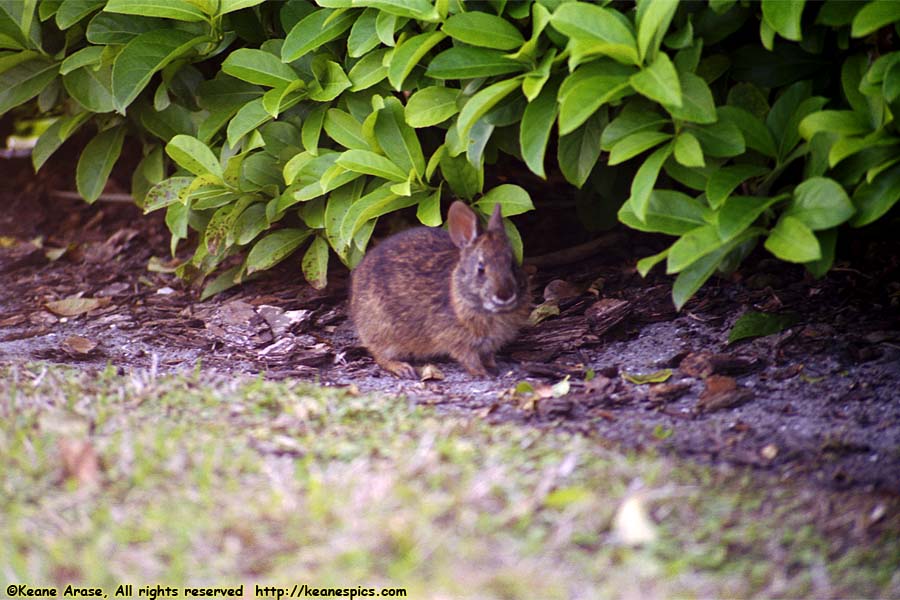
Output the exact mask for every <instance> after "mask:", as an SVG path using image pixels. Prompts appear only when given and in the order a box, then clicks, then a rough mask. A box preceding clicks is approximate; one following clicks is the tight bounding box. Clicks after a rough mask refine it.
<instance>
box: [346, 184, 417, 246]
mask: <svg viewBox="0 0 900 600" xmlns="http://www.w3.org/2000/svg"><path fill="white" fill-rule="evenodd" d="M390 187H391V184H385V185H382V186H379V187H377V188H375V189H374V190H373V191H372V192H370V193H368V194H366V195H365V196H363V197H362V198H360V199H359V200H357V201H356V202H354V203H353V204H351V205H350V208H349V209H347V214H346V215H345V216H344V221H343V222H342V223H341V237H342V238H343V239H350V238H352V237H353V236H354V235H356V233H357V232H358V231H359V230H360V229H361V228H362V227H363V225H365V224H366V223H368V222H370V221H371V220H373V219H376V218H378V217H380V216H381V215H386V214H388V213H391V212H394V211H395V210H400V209H401V208H406V207H408V206H413V205H414V204H417V203H418V202H419V200H421V199H422V196H424V194H421V195H420V194H414V195H412V196H397V195H396V194H394V193H393V192H391V190H390Z"/></svg>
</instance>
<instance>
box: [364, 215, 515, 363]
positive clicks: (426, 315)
mask: <svg viewBox="0 0 900 600" xmlns="http://www.w3.org/2000/svg"><path fill="white" fill-rule="evenodd" d="M447 222H448V231H444V230H443V229H441V228H438V227H433V228H432V227H416V228H413V229H409V230H407V231H404V232H401V233H398V234H396V235H393V236H391V237H389V238H387V239H385V240H384V241H383V242H381V243H380V244H379V245H377V246H375V247H374V248H373V249H371V250H370V251H369V252H367V253H366V255H365V257H364V258H363V260H362V261H361V262H360V263H359V265H357V267H356V268H355V269H354V270H353V272H352V275H351V289H350V313H351V318H352V320H353V322H354V325H355V327H356V331H357V333H358V335H359V338H360V340H361V341H362V344H363V346H365V347H366V348H367V349H368V350H369V352H370V353H371V354H372V356H373V358H374V359H375V362H377V363H378V365H379V366H381V368H383V369H385V370H386V371H388V372H390V373H393V374H394V375H396V376H397V377H401V378H416V370H415V369H414V368H413V367H412V365H410V364H409V363H407V362H404V361H403V359H409V358H413V359H421V358H427V357H434V356H442V355H449V356H450V357H451V358H453V359H454V360H456V361H457V362H459V363H460V364H461V365H462V366H463V367H464V368H465V369H466V370H467V371H468V372H469V373H470V374H471V375H473V376H477V377H484V376H486V375H487V374H488V370H490V371H491V372H493V373H496V370H497V364H496V362H495V361H494V352H496V351H497V350H498V349H499V348H500V347H501V346H503V345H504V344H505V343H507V342H509V341H511V340H512V339H513V338H515V336H516V334H517V333H518V331H519V329H521V327H522V326H523V325H524V324H525V323H526V321H527V319H528V314H529V311H530V308H531V298H530V296H529V293H528V280H527V277H526V275H525V273H524V271H523V270H522V269H521V268H520V267H519V265H518V264H517V263H516V260H515V258H514V257H513V251H512V248H511V247H510V244H509V239H508V238H507V236H506V232H505V231H504V229H503V220H502V218H501V216H500V205H499V204H497V205H496V206H495V207H494V212H493V214H492V215H491V218H490V220H489V222H488V226H487V230H486V231H484V232H483V233H479V223H478V217H477V216H476V215H475V213H474V212H473V211H472V209H470V208H469V207H468V206H466V204H465V203H463V202H460V201H456V202H454V203H453V204H452V205H451V206H450V211H449V213H448V215H447Z"/></svg>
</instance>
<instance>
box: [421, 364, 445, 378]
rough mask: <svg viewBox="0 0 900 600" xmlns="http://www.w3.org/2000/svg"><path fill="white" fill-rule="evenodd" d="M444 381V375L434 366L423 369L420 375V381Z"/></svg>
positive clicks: (428, 365)
mask: <svg viewBox="0 0 900 600" xmlns="http://www.w3.org/2000/svg"><path fill="white" fill-rule="evenodd" d="M443 379H444V373H443V372H442V371H441V370H440V369H438V368H437V367H436V366H434V365H432V364H427V365H425V366H424V367H422V370H421V373H420V374H419V381H430V380H433V381H441V380H443Z"/></svg>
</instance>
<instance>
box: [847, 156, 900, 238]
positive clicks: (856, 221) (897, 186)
mask: <svg viewBox="0 0 900 600" xmlns="http://www.w3.org/2000/svg"><path fill="white" fill-rule="evenodd" d="M898 200H900V165H896V166H894V167H892V168H891V169H889V170H887V171H884V172H883V173H881V174H880V175H878V176H877V177H876V178H875V179H873V180H872V183H867V182H864V183H863V184H862V185H860V186H859V187H858V188H856V191H855V192H854V193H853V204H855V205H856V210H857V212H856V215H855V216H854V217H853V220H852V221H850V225H852V226H853V227H862V226H864V225H868V224H869V223H873V222H874V221H877V220H878V219H879V218H881V217H882V216H883V215H884V214H885V213H887V211H889V210H890V209H891V207H893V206H894V205H895V204H896V203H897V201H898Z"/></svg>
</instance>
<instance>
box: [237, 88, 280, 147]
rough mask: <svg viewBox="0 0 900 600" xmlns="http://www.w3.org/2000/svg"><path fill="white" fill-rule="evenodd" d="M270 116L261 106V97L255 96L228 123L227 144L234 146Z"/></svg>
mask: <svg viewBox="0 0 900 600" xmlns="http://www.w3.org/2000/svg"><path fill="white" fill-rule="evenodd" d="M271 118H272V116H271V115H270V114H269V113H268V112H266V109H265V107H263V99H262V98H257V99H256V100H252V101H250V102H248V103H247V104H245V105H244V106H243V107H241V109H240V110H239V111H238V112H237V114H236V115H234V118H233V119H231V122H229V123H228V129H227V137H228V145H229V146H232V147H235V146H237V143H238V142H239V141H240V139H241V138H242V137H244V136H245V135H247V134H248V133H250V132H251V131H253V130H254V129H256V128H257V127H259V126H260V125H262V124H263V123H265V122H266V121H269V120H270V119H271Z"/></svg>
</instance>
